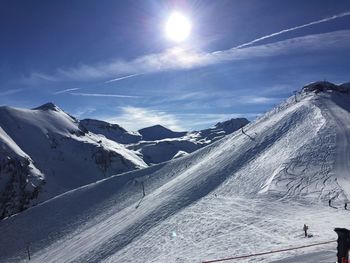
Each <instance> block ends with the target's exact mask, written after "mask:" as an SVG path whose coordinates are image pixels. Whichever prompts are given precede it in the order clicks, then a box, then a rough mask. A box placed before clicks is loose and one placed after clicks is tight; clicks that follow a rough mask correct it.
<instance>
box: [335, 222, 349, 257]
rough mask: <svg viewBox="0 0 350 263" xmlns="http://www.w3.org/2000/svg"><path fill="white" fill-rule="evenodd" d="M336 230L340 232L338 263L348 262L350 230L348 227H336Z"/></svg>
mask: <svg viewBox="0 0 350 263" xmlns="http://www.w3.org/2000/svg"><path fill="white" fill-rule="evenodd" d="M334 231H335V232H336V233H337V234H338V247H337V250H338V251H337V257H338V263H343V262H346V263H348V262H349V250H350V231H349V230H348V229H346V228H335V229H334Z"/></svg>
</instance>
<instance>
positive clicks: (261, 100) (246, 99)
mask: <svg viewBox="0 0 350 263" xmlns="http://www.w3.org/2000/svg"><path fill="white" fill-rule="evenodd" d="M281 100H283V98H270V97H264V96H242V97H240V100H239V102H240V103H241V104H273V103H277V102H280V101H281Z"/></svg>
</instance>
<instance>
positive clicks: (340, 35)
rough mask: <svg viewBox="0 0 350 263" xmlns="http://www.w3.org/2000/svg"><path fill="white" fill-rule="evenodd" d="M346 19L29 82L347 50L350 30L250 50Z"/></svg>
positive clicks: (127, 74)
mask: <svg viewBox="0 0 350 263" xmlns="http://www.w3.org/2000/svg"><path fill="white" fill-rule="evenodd" d="M348 15H350V12H345V13H341V14H336V15H334V16H330V17H327V18H324V19H320V20H316V21H312V22H310V23H307V24H303V25H299V26H296V27H292V28H287V29H284V30H281V31H279V32H275V33H272V34H269V35H266V36H262V37H260V38H257V39H254V40H252V41H249V42H247V43H243V44H241V45H238V46H235V47H233V48H231V49H227V50H222V51H216V52H211V53H205V52H198V51H196V50H189V49H181V48H174V49H170V50H167V51H165V52H163V53H156V54H150V55H145V56H141V57H138V58H136V59H133V60H129V61H124V60H116V61H114V62H112V63H100V64H96V65H82V66H79V67H73V68H65V69H58V70H57V71H56V72H55V73H54V74H53V76H49V75H46V74H41V73H33V74H32V76H30V78H29V79H32V80H33V79H43V80H48V81H57V80H75V81H89V80H93V79H108V78H112V77H113V76H119V77H117V78H114V79H111V80H108V81H106V83H110V82H115V81H121V80H124V79H128V78H133V77H136V76H140V75H143V74H147V73H156V72H162V71H170V70H184V69H192V68H197V67H203V66H209V65H213V64H218V63H223V62H227V61H239V60H248V59H254V58H259V57H270V56H277V55H281V54H293V53H297V52H305V51H314V50H328V49H335V48H339V47H348V43H349V42H350V30H342V31H334V32H329V33H323V34H313V35H306V36H302V37H296V38H291V39H286V40H282V41H278V42H273V43H269V44H264V45H258V46H252V45H253V44H256V43H258V42H260V41H262V40H266V39H270V38H273V37H275V36H279V35H282V34H285V33H287V32H291V31H296V30H299V29H302V28H306V27H310V26H313V25H317V24H320V23H324V22H328V21H332V20H335V19H338V18H341V17H345V16H348Z"/></svg>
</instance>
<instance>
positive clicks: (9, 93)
mask: <svg viewBox="0 0 350 263" xmlns="http://www.w3.org/2000/svg"><path fill="white" fill-rule="evenodd" d="M22 90H23V89H10V90H5V91H1V92H0V96H9V95H13V94H16V93H18V92H21V91H22Z"/></svg>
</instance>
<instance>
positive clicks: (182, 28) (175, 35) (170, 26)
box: [165, 12, 191, 42]
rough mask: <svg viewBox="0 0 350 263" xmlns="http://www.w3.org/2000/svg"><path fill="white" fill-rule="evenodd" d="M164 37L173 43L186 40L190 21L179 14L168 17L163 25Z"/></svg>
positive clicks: (175, 13) (189, 30)
mask: <svg viewBox="0 0 350 263" xmlns="http://www.w3.org/2000/svg"><path fill="white" fill-rule="evenodd" d="M165 33H166V36H167V37H168V38H169V39H170V40H172V41H175V42H181V41H184V40H186V39H187V38H188V37H189V35H190V33H191V22H190V20H189V19H188V18H187V17H186V16H184V15H183V14H181V13H179V12H174V13H172V14H171V15H170V17H169V19H168V21H167V23H166V25H165Z"/></svg>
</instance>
